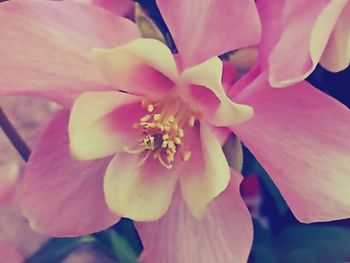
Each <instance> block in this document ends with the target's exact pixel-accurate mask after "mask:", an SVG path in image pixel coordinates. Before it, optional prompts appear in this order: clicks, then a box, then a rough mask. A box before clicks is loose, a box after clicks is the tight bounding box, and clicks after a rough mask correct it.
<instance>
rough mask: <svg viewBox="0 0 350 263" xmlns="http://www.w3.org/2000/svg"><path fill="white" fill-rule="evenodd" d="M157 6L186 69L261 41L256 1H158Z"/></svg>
mask: <svg viewBox="0 0 350 263" xmlns="http://www.w3.org/2000/svg"><path fill="white" fill-rule="evenodd" d="M157 4H158V7H159V9H160V12H161V14H162V16H163V18H164V20H165V22H166V24H167V26H168V27H169V29H170V32H171V34H172V36H173V38H174V40H175V44H176V46H177V48H178V50H179V53H180V55H181V57H182V61H183V63H184V64H183V66H184V67H185V68H187V67H191V66H194V65H196V64H199V63H202V62H204V61H206V60H207V59H209V58H211V57H214V56H219V55H221V54H223V53H225V52H227V51H230V50H234V49H237V48H240V47H246V46H250V45H254V44H257V43H258V41H259V38H260V22H259V17H258V14H257V11H256V7H255V3H254V1H251V0H235V1H231V0H218V1H211V0H202V1H188V0H174V1H168V0H157ZM174 10H176V12H174Z"/></svg>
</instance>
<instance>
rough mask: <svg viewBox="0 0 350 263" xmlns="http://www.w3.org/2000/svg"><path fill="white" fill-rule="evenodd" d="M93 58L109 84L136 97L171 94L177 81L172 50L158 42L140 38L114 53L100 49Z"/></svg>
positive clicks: (113, 51)
mask: <svg viewBox="0 0 350 263" xmlns="http://www.w3.org/2000/svg"><path fill="white" fill-rule="evenodd" d="M94 59H95V60H96V62H97V64H98V65H99V67H100V69H101V71H102V73H103V74H104V76H105V77H106V78H107V80H108V81H109V83H111V84H112V85H114V86H116V87H118V88H119V89H121V90H124V91H127V92H129V93H133V94H137V95H144V96H151V95H153V96H155V95H158V96H159V93H164V92H169V90H170V89H171V88H172V87H173V86H174V83H173V82H174V81H176V80H177V78H178V73H177V68H176V63H175V60H174V58H173V55H172V54H171V52H170V50H169V48H168V47H167V46H166V45H164V44H163V43H162V42H160V41H158V40H155V39H147V38H143V39H138V40H135V41H133V42H130V43H129V44H127V45H124V46H120V47H117V48H115V49H111V50H102V49H97V50H95V51H94Z"/></svg>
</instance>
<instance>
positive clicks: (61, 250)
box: [25, 236, 95, 263]
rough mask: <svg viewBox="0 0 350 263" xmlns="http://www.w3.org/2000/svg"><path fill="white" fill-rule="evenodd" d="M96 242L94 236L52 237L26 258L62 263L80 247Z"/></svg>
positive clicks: (27, 262) (29, 261)
mask: <svg viewBox="0 0 350 263" xmlns="http://www.w3.org/2000/svg"><path fill="white" fill-rule="evenodd" d="M94 242H95V239H94V238H93V237H92V236H83V237H77V238H51V239H50V240H49V241H47V242H46V243H45V244H44V245H43V246H42V247H41V248H40V249H39V250H38V251H37V252H36V253H34V254H33V255H32V256H31V257H30V258H28V259H26V260H25V263H47V262H50V263H60V262H62V261H63V260H64V259H65V258H66V257H67V256H68V255H69V254H70V253H71V252H72V251H74V250H75V249H77V248H78V247H80V246H82V245H87V244H92V243H94Z"/></svg>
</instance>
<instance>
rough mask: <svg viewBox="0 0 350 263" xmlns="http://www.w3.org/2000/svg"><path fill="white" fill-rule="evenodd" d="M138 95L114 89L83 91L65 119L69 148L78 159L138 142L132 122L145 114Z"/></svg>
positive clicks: (97, 156) (137, 134)
mask: <svg viewBox="0 0 350 263" xmlns="http://www.w3.org/2000/svg"><path fill="white" fill-rule="evenodd" d="M146 112H147V111H146V110H145V109H143V108H142V107H141V102H140V98H139V97H136V96H133V95H129V94H126V93H122V92H118V91H110V92H107V91H105V92H86V93H84V94H82V95H81V96H79V97H78V99H77V100H76V101H75V103H74V105H73V108H72V111H71V116H70V120H69V141H70V148H71V151H72V153H73V154H74V156H75V157H77V158H78V159H81V160H89V159H96V158H101V157H106V156H109V155H112V154H114V153H117V152H120V151H123V150H124V148H125V147H128V146H134V145H136V144H137V142H138V136H139V133H138V131H137V130H136V129H133V127H132V126H133V124H134V123H136V122H138V120H139V119H140V118H141V117H142V116H144V115H145V114H146Z"/></svg>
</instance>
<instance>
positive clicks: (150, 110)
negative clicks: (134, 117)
mask: <svg viewBox="0 0 350 263" xmlns="http://www.w3.org/2000/svg"><path fill="white" fill-rule="evenodd" d="M147 111H148V112H152V111H154V106H153V105H152V104H148V106H147Z"/></svg>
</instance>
